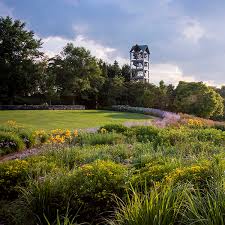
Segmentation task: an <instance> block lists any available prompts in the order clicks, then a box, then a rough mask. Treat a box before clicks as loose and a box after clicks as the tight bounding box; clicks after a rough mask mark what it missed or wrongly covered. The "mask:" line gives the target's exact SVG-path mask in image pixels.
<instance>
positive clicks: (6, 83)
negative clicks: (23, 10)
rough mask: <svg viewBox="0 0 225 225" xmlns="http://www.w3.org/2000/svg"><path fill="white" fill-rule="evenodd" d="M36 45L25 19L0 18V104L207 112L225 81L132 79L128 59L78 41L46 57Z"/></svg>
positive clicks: (219, 103)
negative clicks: (98, 52)
mask: <svg viewBox="0 0 225 225" xmlns="http://www.w3.org/2000/svg"><path fill="white" fill-rule="evenodd" d="M41 46H42V43H41V40H40V39H38V38H35V35H34V32H32V31H29V30H27V29H26V24H25V23H23V22H21V21H20V20H13V19H12V18H10V17H5V18H3V17H1V18H0V79H1V82H0V104H12V103H14V104H21V103H22V104H44V103H45V104H46V103H48V104H83V105H85V106H86V107H87V108H96V107H105V106H111V105H113V104H125V105H131V106H142V107H151V108H158V109H163V110H170V111H176V112H184V113H190V114H195V115H198V116H202V117H207V118H208V117H211V118H212V117H215V116H218V115H221V114H223V108H224V98H225V87H221V88H216V87H208V86H207V85H205V84H204V83H202V82H190V83H188V82H184V81H181V82H180V83H179V84H178V86H177V87H174V86H173V85H172V84H165V83H164V82H163V81H160V83H159V85H155V84H149V83H142V82H135V81H132V80H130V72H131V69H130V66H129V65H127V64H125V65H120V64H119V62H117V61H114V62H113V63H112V64H110V63H108V62H104V61H103V60H102V59H97V58H95V57H94V56H93V55H92V54H91V52H90V51H89V50H87V49H85V48H83V47H76V46H74V45H73V44H72V43H68V44H67V45H66V46H65V47H64V48H63V49H62V52H61V53H60V54H59V55H56V56H54V57H53V58H48V57H47V56H44V54H43V53H42V52H41V51H40V49H41ZM221 96H222V97H221ZM224 118H225V117H224Z"/></svg>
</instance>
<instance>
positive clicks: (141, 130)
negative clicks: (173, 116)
mask: <svg viewBox="0 0 225 225" xmlns="http://www.w3.org/2000/svg"><path fill="white" fill-rule="evenodd" d="M131 129H132V130H133V132H134V134H135V135H136V137H137V141H139V142H148V141H150V142H153V141H154V142H155V141H156V142H157V139H158V135H159V131H160V130H159V128H156V127H147V126H137V127H133V128H131Z"/></svg>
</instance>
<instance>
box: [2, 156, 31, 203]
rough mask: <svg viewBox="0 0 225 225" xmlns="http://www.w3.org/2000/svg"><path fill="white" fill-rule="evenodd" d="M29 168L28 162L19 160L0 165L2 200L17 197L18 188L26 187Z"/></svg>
mask: <svg viewBox="0 0 225 225" xmlns="http://www.w3.org/2000/svg"><path fill="white" fill-rule="evenodd" d="M28 166H29V164H28V163H27V161H25V160H18V159H16V160H13V161H8V162H4V163H0V196H1V198H2V199H14V198H16V197H17V195H18V190H17V186H18V185H20V186H21V185H24V182H25V180H26V178H27V173H28Z"/></svg>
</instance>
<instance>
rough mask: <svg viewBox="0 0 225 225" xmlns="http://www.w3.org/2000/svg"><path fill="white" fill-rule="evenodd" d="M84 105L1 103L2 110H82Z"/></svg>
mask: <svg viewBox="0 0 225 225" xmlns="http://www.w3.org/2000/svg"><path fill="white" fill-rule="evenodd" d="M82 109H85V106H84V105H0V110H82Z"/></svg>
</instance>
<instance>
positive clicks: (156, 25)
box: [0, 0, 225, 85]
mask: <svg viewBox="0 0 225 225" xmlns="http://www.w3.org/2000/svg"><path fill="white" fill-rule="evenodd" d="M6 15H10V16H11V17H13V18H18V19H22V20H24V21H25V22H26V23H27V28H28V29H32V30H34V32H35V33H36V35H37V36H38V37H40V38H42V39H43V42H44V44H43V51H45V52H46V54H48V55H50V56H52V55H54V54H57V53H59V52H60V51H61V49H62V47H63V46H64V45H65V44H66V43H67V42H73V43H74V45H77V46H84V47H86V48H88V49H89V50H91V52H92V54H94V55H95V56H96V57H99V58H103V59H104V60H106V61H108V62H113V60H115V59H116V60H118V61H119V62H120V63H121V64H123V63H125V62H127V60H128V56H129V55H128V53H129V49H130V48H131V46H132V45H133V44H136V43H140V44H148V45H149V48H150V51H151V81H152V82H153V83H157V82H159V80H161V79H162V80H165V81H166V82H167V83H169V82H172V83H174V84H176V83H177V82H178V81H179V80H187V81H204V82H206V83H208V84H210V85H211V84H212V85H222V84H225V60H224V59H225V30H224V28H223V27H224V21H225V1H224V0H214V1H212V0H139V1H137V0H136V1H134V0H0V16H6Z"/></svg>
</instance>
